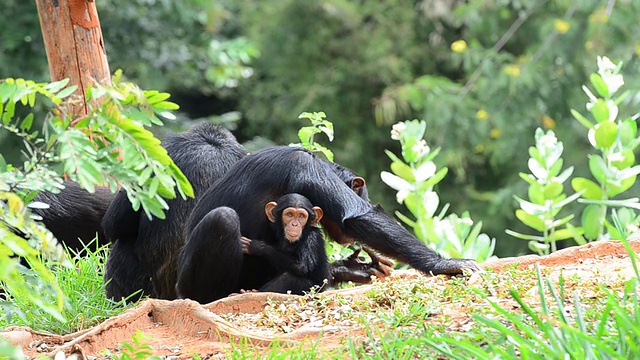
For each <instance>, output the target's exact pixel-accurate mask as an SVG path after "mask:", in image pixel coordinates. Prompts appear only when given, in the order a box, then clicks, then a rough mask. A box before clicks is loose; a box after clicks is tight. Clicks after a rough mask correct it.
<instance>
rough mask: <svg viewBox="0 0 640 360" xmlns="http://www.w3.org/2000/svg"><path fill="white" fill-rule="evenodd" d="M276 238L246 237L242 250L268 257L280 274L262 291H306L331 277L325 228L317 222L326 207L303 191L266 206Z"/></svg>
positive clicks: (299, 293) (264, 286)
mask: <svg viewBox="0 0 640 360" xmlns="http://www.w3.org/2000/svg"><path fill="white" fill-rule="evenodd" d="M264 211H265V213H266V214H267V217H268V218H269V221H271V223H272V228H273V231H274V232H275V235H276V236H275V237H274V239H275V242H272V243H271V242H267V241H265V240H261V239H249V238H246V237H242V238H241V239H240V240H241V242H242V251H243V252H244V253H245V254H248V255H254V256H259V257H263V258H266V259H268V261H269V263H270V264H271V265H272V266H273V267H274V268H276V269H277V270H278V272H279V274H278V275H277V276H276V277H275V278H273V280H271V281H269V282H268V283H266V284H265V285H263V286H262V287H261V288H260V289H259V291H273V292H279V293H286V292H291V293H292V294H298V295H302V293H303V292H305V291H309V290H310V289H311V288H312V287H314V286H322V285H323V283H325V281H330V280H331V275H330V273H329V261H328V260H327V253H326V251H325V245H324V239H323V237H322V232H321V230H320V229H319V228H317V227H316V225H317V224H318V223H319V222H320V219H322V215H323V211H322V209H321V208H319V207H317V206H313V204H311V201H309V199H307V198H306V197H304V196H302V195H299V194H287V195H284V196H282V197H280V198H279V199H278V201H277V202H274V201H272V202H270V203H268V204H267V205H266V206H265V208H264Z"/></svg>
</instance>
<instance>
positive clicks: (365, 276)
mask: <svg viewBox="0 0 640 360" xmlns="http://www.w3.org/2000/svg"><path fill="white" fill-rule="evenodd" d="M362 250H364V251H365V252H366V253H367V254H368V255H369V257H370V258H371V262H370V263H367V262H364V261H362V260H361V259H360V258H359V255H360V251H362ZM392 270H393V261H391V259H389V258H386V257H384V256H380V255H378V254H376V253H375V252H373V251H372V250H371V249H369V248H366V247H362V248H360V249H357V250H356V251H354V253H353V254H351V255H350V256H349V257H348V258H346V259H343V260H340V261H338V262H336V263H334V264H333V265H332V267H331V275H332V277H333V283H334V284H335V283H339V282H344V281H352V282H356V283H361V284H367V283H370V282H371V276H372V275H373V276H375V277H377V278H379V279H384V278H385V277H387V276H389V275H390V274H391V271H392Z"/></svg>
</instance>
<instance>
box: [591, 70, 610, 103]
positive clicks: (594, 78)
mask: <svg viewBox="0 0 640 360" xmlns="http://www.w3.org/2000/svg"><path fill="white" fill-rule="evenodd" d="M591 84H592V85H593V87H594V88H596V91H597V92H598V94H600V96H602V97H603V98H605V99H606V98H608V97H609V88H608V87H607V84H605V82H604V80H602V77H601V76H600V75H598V74H595V73H593V74H591Z"/></svg>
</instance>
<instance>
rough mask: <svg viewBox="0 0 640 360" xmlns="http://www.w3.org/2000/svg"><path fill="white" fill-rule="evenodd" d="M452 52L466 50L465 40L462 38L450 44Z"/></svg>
mask: <svg viewBox="0 0 640 360" xmlns="http://www.w3.org/2000/svg"><path fill="white" fill-rule="evenodd" d="M451 50H453V52H457V53H461V52H464V51H465V50H467V42H466V41H464V40H456V41H454V42H453V43H452V44H451Z"/></svg>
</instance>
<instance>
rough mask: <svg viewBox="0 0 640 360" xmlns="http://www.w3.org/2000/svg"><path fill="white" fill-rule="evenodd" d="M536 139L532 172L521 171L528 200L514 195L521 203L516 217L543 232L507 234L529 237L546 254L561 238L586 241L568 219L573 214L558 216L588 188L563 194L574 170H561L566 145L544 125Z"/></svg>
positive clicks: (553, 249) (536, 248) (530, 153)
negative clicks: (527, 187) (565, 183)
mask: <svg viewBox="0 0 640 360" xmlns="http://www.w3.org/2000/svg"><path fill="white" fill-rule="evenodd" d="M535 140H536V145H535V146H532V147H530V148H529V155H530V156H531V158H530V159H529V162H528V164H529V170H530V171H531V174H525V173H520V177H521V178H522V179H523V180H524V181H526V182H527V183H528V184H529V191H528V194H529V201H526V200H523V199H521V198H519V197H517V196H515V199H516V200H517V201H518V203H519V204H520V209H518V210H516V217H517V218H518V219H519V220H520V221H522V223H524V224H525V225H527V226H528V227H530V228H532V229H533V230H536V231H538V232H541V233H542V235H541V236H537V235H525V234H521V233H518V232H515V231H512V230H507V234H509V235H512V236H515V237H517V238H520V239H524V240H529V249H531V251H534V252H537V253H539V254H541V255H546V254H549V253H550V252H554V251H556V242H557V241H559V240H565V239H569V238H573V239H575V240H576V242H578V243H579V244H584V243H585V241H584V239H583V238H582V236H581V235H582V232H583V230H582V229H581V228H575V227H573V226H572V225H571V224H570V223H569V221H571V220H572V219H573V217H574V215H569V216H566V217H563V218H561V219H556V217H557V216H558V214H559V213H560V211H561V210H562V209H563V208H564V207H565V206H566V205H568V204H569V203H571V202H573V201H575V200H576V199H577V198H579V197H580V195H581V194H582V193H583V192H584V191H586V189H585V190H581V191H580V192H578V193H575V194H573V195H571V196H569V197H567V195H565V194H564V186H563V184H564V182H565V181H567V180H568V179H569V178H570V177H571V175H572V174H573V166H571V167H569V168H567V169H565V170H564V171H563V170H562V164H563V160H562V152H563V150H564V147H563V145H562V142H561V141H558V139H557V138H556V135H555V133H554V132H553V131H552V130H548V131H547V132H546V133H545V132H544V130H542V129H541V128H538V129H536V134H535ZM574 180H575V179H574Z"/></svg>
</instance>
